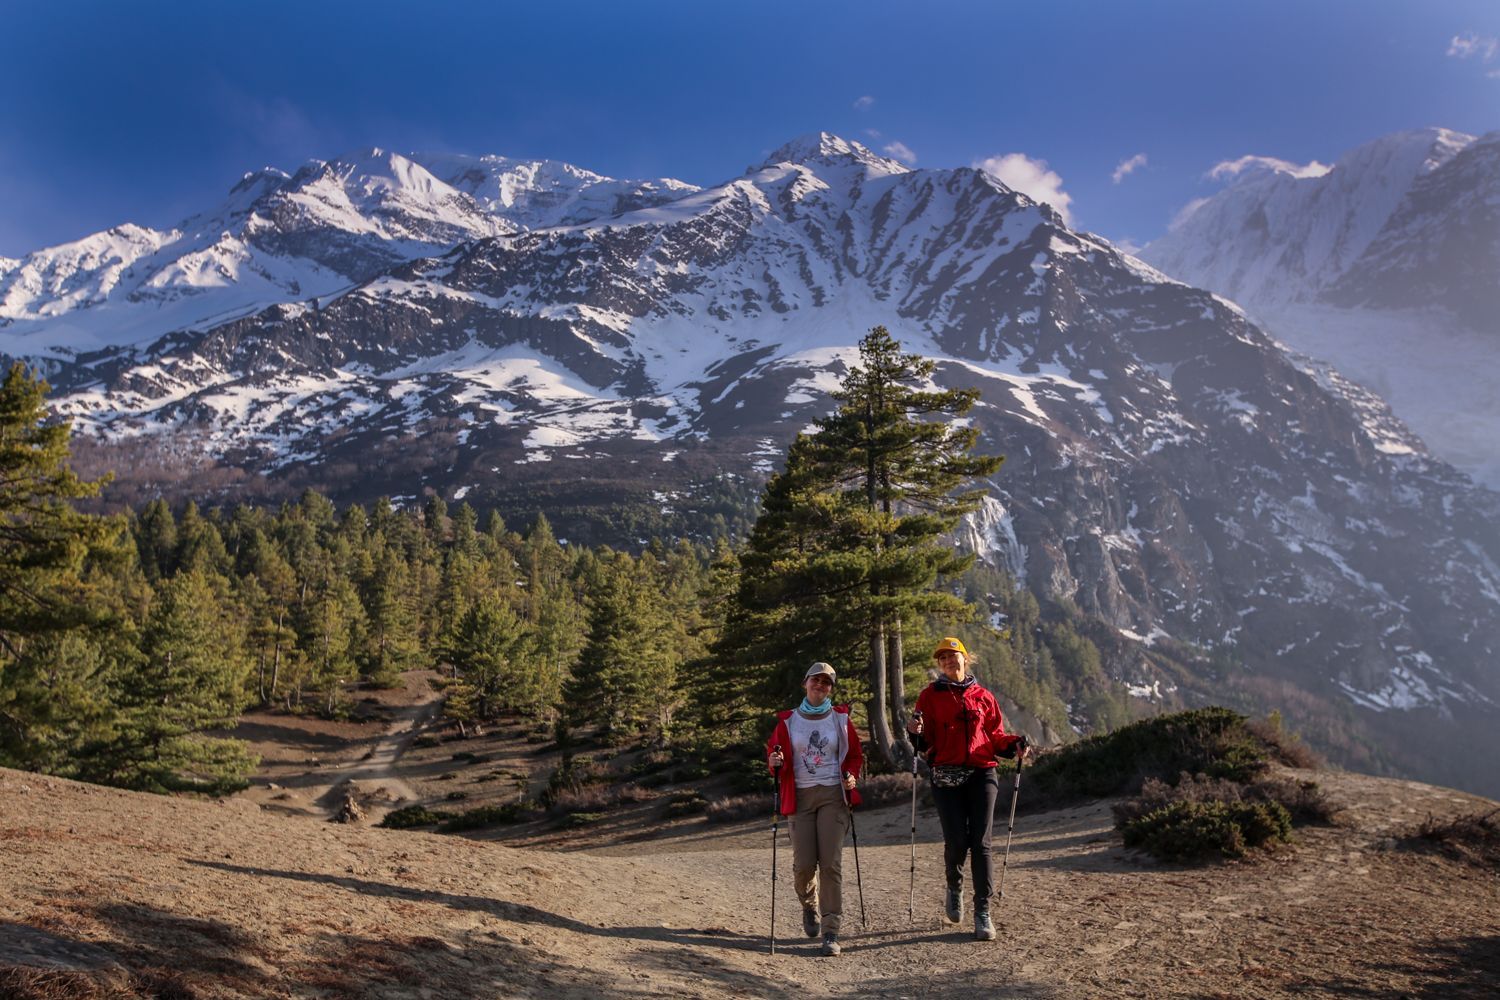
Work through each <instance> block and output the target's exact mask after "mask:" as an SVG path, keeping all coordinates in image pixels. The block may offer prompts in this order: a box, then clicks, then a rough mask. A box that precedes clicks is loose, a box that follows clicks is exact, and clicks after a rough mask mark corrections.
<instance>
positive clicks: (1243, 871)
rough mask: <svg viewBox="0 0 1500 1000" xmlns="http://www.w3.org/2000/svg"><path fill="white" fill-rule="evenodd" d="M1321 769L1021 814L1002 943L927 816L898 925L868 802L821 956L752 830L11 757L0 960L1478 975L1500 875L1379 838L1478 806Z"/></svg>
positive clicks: (464, 986)
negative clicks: (649, 833) (1279, 785)
mask: <svg viewBox="0 0 1500 1000" xmlns="http://www.w3.org/2000/svg"><path fill="white" fill-rule="evenodd" d="M372 759H373V758H372ZM1320 777H1322V776H1320ZM1326 783H1327V784H1328V785H1329V787H1330V788H1331V789H1332V791H1333V793H1334V794H1335V795H1336V796H1337V797H1338V798H1339V799H1340V800H1341V801H1344V802H1345V803H1346V804H1347V805H1348V806H1349V810H1348V813H1347V822H1348V824H1349V825H1347V826H1342V827H1329V828H1320V829H1310V830H1307V831H1305V832H1303V833H1302V834H1301V837H1300V843H1299V844H1298V846H1297V847H1296V849H1295V850H1291V851H1287V852H1284V853H1282V854H1279V855H1275V856H1272V857H1270V858H1268V859H1265V860H1262V861H1259V862H1256V863H1244V864H1231V865H1223V866H1217V867H1211V868H1207V869H1183V868H1175V867H1170V866H1159V865H1155V864H1151V863H1148V862H1143V861H1141V860H1139V859H1136V858H1134V857H1132V856H1130V855H1127V853H1126V852H1125V851H1124V850H1123V849H1122V848H1121V847H1120V846H1119V841H1118V839H1117V837H1116V835H1115V834H1114V833H1113V832H1112V829H1111V823H1110V817H1109V811H1108V808H1107V806H1106V805H1105V804H1103V803H1097V804H1091V805H1088V806H1086V807H1081V808H1078V809H1072V810H1063V811H1058V812H1052V813H1043V814H1038V815H1032V816H1022V817H1019V818H1018V826H1017V836H1016V843H1015V848H1014V850H1013V853H1012V857H1011V864H1010V870H1009V873H1008V875H1007V881H1006V886H1007V891H1006V897H1007V898H1006V900H1005V901H1004V903H1003V904H1002V905H1001V906H1000V909H999V917H1000V921H999V922H1000V925H1001V939H1000V941H998V942H995V943H993V944H980V943H976V942H974V941H972V940H971V939H970V936H969V934H968V933H967V931H968V928H967V927H966V926H964V927H959V928H952V927H949V926H947V925H945V924H943V923H942V921H941V918H940V916H939V907H940V899H939V896H940V885H941V881H940V872H939V864H940V861H939V853H940V846H939V844H938V843H937V842H936V841H937V839H936V836H935V833H936V829H935V824H934V822H933V820H932V817H931V816H925V817H924V818H923V824H922V828H921V830H920V840H921V842H920V843H919V860H918V915H917V920H916V922H915V924H914V925H908V923H907V914H906V903H907V876H908V848H907V827H906V813H905V810H904V809H900V808H892V809H888V810H884V811H876V812H871V813H866V814H864V815H862V816H861V817H860V860H861V862H862V867H863V878H864V885H865V897H866V905H867V910H868V915H869V928H868V930H866V929H862V928H861V927H860V923H859V917H858V895H857V891H856V888H855V881H854V878H853V875H854V866H853V857H852V852H846V861H845V867H846V871H847V885H846V893H845V899H846V903H845V914H846V917H845V920H846V934H845V940H846V944H847V950H846V952H845V954H844V955H843V956H842V957H841V958H839V959H833V960H828V959H820V958H818V957H816V955H815V952H814V949H813V948H812V946H811V944H810V943H809V942H807V941H805V940H804V939H801V938H800V937H798V936H797V931H796V925H797V922H798V914H797V911H796V906H795V904H794V903H793V902H792V901H791V899H790V893H789V887H790V867H789V860H790V852H789V850H788V849H787V848H786V846H785V843H783V845H782V847H781V852H780V853H781V860H782V864H783V868H782V878H783V882H782V883H781V885H782V887H783V888H784V889H787V890H788V892H787V893H786V894H785V895H783V896H782V897H781V898H782V899H783V900H785V901H786V902H785V905H783V906H782V907H781V908H780V913H779V918H780V919H779V922H778V934H779V936H780V938H781V941H782V948H781V953H780V954H778V955H776V956H775V957H772V956H770V955H768V954H767V953H766V944H767V930H768V926H767V925H768V916H769V910H768V904H769V895H768V888H769V881H768V876H769V871H770V861H771V850H770V843H769V839H770V831H769V829H768V828H767V825H766V824H762V823H749V824H744V825H741V826H738V827H733V828H729V829H723V830H716V829H715V828H712V827H708V826H706V825H698V826H696V827H694V828H693V830H692V832H691V834H688V833H684V834H683V835H682V836H680V837H679V838H678V840H676V841H672V842H667V843H656V844H636V845H632V846H631V847H630V848H629V850H630V853H629V854H623V855H617V854H613V853H606V852H602V851H582V852H571V853H557V852H551V851H544V850H518V849H512V848H507V847H502V846H498V845H496V844H493V843H485V842H480V841H471V840H465V839H462V838H457V837H443V836H437V835H433V834H421V833H412V832H399V831H385V830H378V829H372V828H369V827H366V826H353V827H349V826H340V825H337V824H330V823H326V822H320V821H313V820H311V819H307V818H298V817H287V816H277V815H273V814H270V813H267V812H265V811H262V810H260V809H259V808H257V807H256V806H255V805H254V804H253V803H249V802H246V801H243V800H229V801H226V802H220V803H213V802H195V801H188V800H183V799H163V798H159V797H152V796H146V795H137V794H132V793H127V792H120V791H116V790H112V789H105V788H98V787H94V786H87V785H79V784H75V783H72V782H66V781H61V780H58V779H49V778H41V777H38V776H36V775H28V774H23V773H19V772H13V771H0V842H3V845H4V846H3V850H0V966H3V965H4V964H5V963H6V962H12V963H14V962H18V961H21V959H20V958H19V956H21V955H29V956H31V958H30V959H27V961H30V962H31V963H32V964H33V965H34V964H35V963H36V962H37V961H38V959H37V957H36V956H37V955H38V954H39V953H41V954H50V955H52V956H54V960H55V961H56V963H57V964H59V965H61V966H64V967H67V968H74V969H79V968H92V969H100V968H105V971H104V972H98V973H96V974H97V975H100V976H104V975H126V974H127V973H128V972H129V970H140V969H142V968H160V967H163V966H165V967H168V968H172V969H178V970H182V971H180V973H178V974H179V975H180V976H181V977H183V981H184V982H185V983H186V985H187V987H188V988H190V989H194V990H197V991H198V992H197V994H189V995H201V996H287V995H292V996H305V995H311V994H317V993H326V992H328V991H329V990H331V989H333V986H335V985H336V986H337V987H338V988H339V989H341V990H343V991H345V993H346V994H352V995H356V996H362V997H363V996H370V997H393V998H394V997H403V998H404V997H413V998H415V997H439V996H440V997H544V996H546V997H570V998H575V997H576V998H582V997H648V996H651V997H654V996H661V995H671V996H682V997H731V996H767V995H784V994H787V993H788V992H790V993H792V994H800V993H813V994H817V995H836V996H863V997H871V996H873V997H889V998H896V997H916V996H964V995H973V994H975V993H978V994H981V995H994V994H996V993H997V992H998V993H1000V994H1001V995H1005V996H1014V997H1094V996H1138V997H1213V996H1223V997H1279V996H1287V995H1298V996H1325V997H1350V996H1401V995H1406V996H1431V997H1438V996H1442V997H1480V996H1485V997H1490V996H1493V995H1494V994H1493V986H1494V984H1495V983H1496V982H1497V981H1500V978H1497V977H1500V905H1497V904H1500V875H1497V873H1495V872H1493V871H1482V870H1478V869H1475V868H1473V867H1466V866H1464V865H1461V864H1458V863H1456V862H1452V861H1448V860H1446V859H1443V858H1441V857H1438V856H1433V855H1425V854H1415V853H1411V852H1407V851H1403V850H1396V849H1393V846H1392V844H1391V842H1390V841H1389V840H1388V837H1387V834H1388V832H1389V830H1390V829H1391V828H1395V827H1404V826H1405V825H1406V824H1412V825H1414V824H1415V823H1416V822H1419V821H1420V820H1421V819H1422V818H1423V817H1424V816H1425V815H1427V814H1428V813H1433V814H1436V815H1447V814H1453V813H1455V812H1462V811H1466V810H1472V809H1474V808H1477V807H1479V806H1481V805H1483V804H1484V800H1479V799H1475V798H1473V797H1471V796H1466V795H1461V794H1459V793H1456V792H1450V791H1447V790H1444V789H1436V788H1431V787H1428V786H1423V785H1417V784H1414V783H1409V782H1392V781H1382V780H1379V779H1373V778H1363V777H1358V776H1354V775H1332V776H1328V780H1327V782H1326ZM100 955H105V956H109V957H110V958H109V959H108V960H107V961H105V960H101V959H100ZM109 961H113V962H116V963H118V967H116V966H109ZM101 962H102V964H101ZM112 968H113V969H115V971H114V972H110V971H109V970H110V969H112ZM119 969H124V970H126V971H125V972H121V971H119ZM129 974H139V973H138V971H137V972H136V973H129ZM335 992H337V991H336V990H335Z"/></svg>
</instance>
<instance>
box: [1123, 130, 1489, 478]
mask: <svg viewBox="0 0 1500 1000" xmlns="http://www.w3.org/2000/svg"><path fill="white" fill-rule="evenodd" d="M1235 167H1236V169H1238V173H1237V174H1236V175H1235V177H1234V179H1233V180H1232V182H1231V183H1230V184H1229V185H1228V186H1227V187H1226V188H1224V190H1222V191H1220V192H1219V193H1218V194H1216V195H1214V196H1213V197H1211V198H1209V199H1207V200H1206V201H1204V202H1203V203H1202V204H1200V205H1197V206H1196V207H1195V208H1193V209H1192V210H1191V211H1190V212H1188V213H1186V214H1185V217H1184V218H1182V219H1181V220H1180V221H1179V222H1178V223H1177V224H1176V225H1175V226H1174V227H1173V229H1172V230H1171V231H1170V232H1169V233H1167V234H1166V235H1165V236H1163V237H1161V238H1160V239H1159V240H1157V241H1155V242H1153V243H1152V244H1151V245H1150V246H1148V247H1147V248H1146V249H1145V250H1144V251H1143V252H1142V253H1141V257H1142V258H1143V259H1145V260H1147V261H1149V262H1150V263H1151V264H1152V265H1154V266H1155V267H1158V268H1160V269H1161V270H1162V271H1164V272H1166V273H1168V274H1171V275H1173V276H1174V277H1177V278H1180V279H1181V280H1183V281H1187V282H1190V283H1192V284H1194V285H1199V286H1201V287H1204V288H1211V289H1213V290H1214V291H1216V292H1219V293H1221V294H1223V295H1225V296H1227V297H1229V298H1231V299H1233V300H1235V301H1236V302H1239V303H1240V304H1242V305H1244V306H1245V307H1246V308H1247V309H1249V310H1250V312H1251V313H1252V315H1254V316H1255V317H1256V319H1257V321H1259V322H1260V323H1261V325H1262V326H1264V327H1265V328H1266V329H1267V330H1268V331H1269V332H1270V333H1271V334H1272V335H1273V336H1275V337H1277V338H1278V339H1280V340H1282V341H1284V342H1286V343H1287V344H1289V345H1291V346H1292V347H1294V348H1296V349H1297V350H1299V351H1302V352H1305V353H1307V354H1309V355H1312V356H1315V357H1318V358H1321V359H1324V360H1326V361H1327V362H1330V363H1332V364H1333V365H1334V366H1335V367H1337V368H1338V369H1339V370H1340V371H1343V372H1345V373H1346V374H1348V375H1350V376H1352V377H1354V378H1355V379H1357V380H1359V381H1360V382H1361V383H1363V384H1364V385H1366V386H1368V387H1370V388H1371V389H1374V390H1375V391H1377V392H1379V393H1380V394H1381V395H1382V396H1383V397H1384V398H1385V399H1386V400H1387V401H1388V402H1389V403H1390V404H1391V406H1392V407H1393V408H1394V410H1395V412H1396V413H1397V415H1398V416H1400V417H1401V418H1402V419H1403V420H1404V421H1406V422H1407V423H1408V424H1409V425H1410V426H1411V427H1412V428H1413V430H1415V431H1416V432H1417V433H1418V434H1419V435H1420V436H1421V437H1422V439H1423V440H1424V441H1426V442H1427V443H1428V444H1429V445H1430V446H1431V447H1432V448H1433V449H1434V450H1435V451H1436V452H1437V453H1438V454H1439V455H1441V456H1442V457H1443V458H1445V459H1447V460H1448V461H1451V462H1453V463H1454V464H1455V465H1457V466H1458V467H1459V468H1460V469H1462V470H1463V471H1465V472H1467V473H1469V474H1470V475H1472V476H1474V477H1475V478H1476V479H1478V480H1479V481H1481V482H1484V483H1486V484H1488V485H1490V486H1491V487H1500V133H1490V134H1488V135H1485V136H1482V137H1480V138H1477V139H1476V138H1475V137H1473V136H1469V135H1464V134H1461V133H1457V132H1452V131H1449V130H1446V129H1425V130H1422V131H1416V132H1404V133H1399V134H1396V135H1391V136H1386V137H1384V138H1381V139H1377V140H1375V141H1374V142H1370V143H1367V144H1366V145H1364V146H1361V147H1359V148H1357V149H1355V150H1353V151H1351V152H1350V153H1348V154H1347V155H1345V156H1344V157H1342V158H1341V159H1339V160H1338V162H1337V163H1336V164H1335V165H1334V166H1333V167H1332V168H1328V169H1318V168H1313V169H1308V168H1297V167H1293V166H1292V165H1290V164H1285V163H1281V162H1280V161H1276V160H1271V159H1269V158H1265V157H1259V158H1253V157H1252V158H1246V159H1245V160H1244V161H1241V162H1240V163H1239V164H1236V165H1235Z"/></svg>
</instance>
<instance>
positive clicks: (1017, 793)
mask: <svg viewBox="0 0 1500 1000" xmlns="http://www.w3.org/2000/svg"><path fill="white" fill-rule="evenodd" d="M1024 763H1026V737H1024V736H1023V737H1021V741H1020V742H1019V743H1017V744H1016V787H1015V788H1014V790H1012V791H1011V793H1010V822H1009V823H1007V824H1006V826H1005V857H1003V858H1001V859H1000V898H1001V899H1004V898H1005V866H1006V864H1007V863H1009V861H1010V838H1011V835H1012V834H1014V833H1015V832H1016V799H1018V798H1020V797H1021V765H1022V764H1024Z"/></svg>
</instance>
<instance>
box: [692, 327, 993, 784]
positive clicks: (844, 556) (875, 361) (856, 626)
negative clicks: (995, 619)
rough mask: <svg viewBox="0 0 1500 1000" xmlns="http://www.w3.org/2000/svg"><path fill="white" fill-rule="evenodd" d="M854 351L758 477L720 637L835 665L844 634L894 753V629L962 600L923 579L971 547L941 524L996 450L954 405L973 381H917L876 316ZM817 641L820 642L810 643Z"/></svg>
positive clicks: (879, 738)
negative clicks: (820, 405) (987, 450)
mask: <svg viewBox="0 0 1500 1000" xmlns="http://www.w3.org/2000/svg"><path fill="white" fill-rule="evenodd" d="M859 351H860V363H859V364H858V365H856V366H855V367H853V368H851V369H850V371H849V373H848V374H847V375H846V376H845V378H844V380H843V382H842V383H841V385H840V387H839V389H838V391H837V392H835V393H834V397H835V398H836V399H837V400H838V401H839V404H840V405H839V408H838V410H837V411H836V412H835V413H834V414H833V415H831V416H829V417H827V418H824V419H823V420H820V421H818V425H817V431H816V433H814V434H812V435H811V436H804V437H800V438H799V440H798V441H797V442H795V443H794V444H793V446H792V449H791V451H790V453H789V454H788V457H787V466H786V469H785V470H784V471H783V472H782V473H781V474H780V475H778V476H776V477H773V479H772V481H771V483H770V484H768V485H767V488H766V493H765V499H764V505H763V512H762V515H761V517H760V519H759V520H758V521H757V522H756V525H755V528H754V529H753V531H752V533H751V540H750V546H749V551H747V552H746V554H745V556H744V557H743V563H744V567H745V577H744V582H743V584H742V587H741V591H740V594H739V601H738V603H739V605H740V607H739V609H738V610H737V612H736V613H735V614H734V615H732V616H731V622H730V624H731V626H732V627H731V628H729V629H726V634H725V638H724V639H721V646H723V647H724V648H725V649H726V651H732V650H741V651H743V652H744V653H750V654H752V655H755V654H757V653H758V654H759V655H760V656H761V657H763V659H762V662H764V663H767V664H779V665H780V666H781V668H782V670H783V671H784V672H785V675H786V676H790V675H792V674H795V673H796V671H797V665H798V664H799V663H801V662H803V661H806V660H809V659H827V660H829V661H830V662H835V664H836V665H837V660H836V659H835V657H847V656H849V655H850V652H851V651H850V649H849V646H848V644H849V642H850V640H851V638H852V637H853V635H857V636H858V637H859V640H860V641H861V644H862V645H863V646H864V648H865V651H866V652H865V656H864V661H865V666H866V676H867V681H868V684H869V689H868V690H869V695H870V704H869V711H870V729H871V733H872V735H873V736H874V738H875V742H876V744H877V746H878V747H879V748H880V750H881V753H882V755H883V756H884V757H885V758H886V759H887V761H889V762H890V763H891V764H892V765H894V766H897V767H904V766H906V763H907V762H908V761H909V760H910V753H911V749H910V745H909V743H907V742H906V740H905V736H904V733H905V730H904V726H903V725H902V723H903V722H904V716H905V691H904V675H905V664H904V655H903V648H902V641H901V635H902V629H903V627H905V623H907V622H912V621H915V620H917V619H918V618H919V617H921V616H926V615H934V614H936V615H949V616H955V615H963V614H965V613H966V612H967V607H966V606H965V605H964V603H963V602H962V601H960V600H959V599H958V598H957V597H955V596H954V595H952V594H948V593H945V592H941V591H938V590H935V589H934V584H935V583H936V581H937V580H938V579H939V577H944V576H951V575H954V574H957V573H959V572H961V571H962V570H963V569H964V568H965V567H966V566H967V565H968V564H969V562H970V561H972V557H965V556H959V555H957V554H956V553H955V552H954V550H953V549H952V548H951V546H947V545H944V544H942V542H941V536H942V535H943V534H944V533H945V532H948V531H951V530H952V529H953V528H954V527H955V526H956V525H957V523H958V520H959V518H960V517H962V516H963V515H964V514H965V513H967V512H969V511H971V510H973V509H974V508H975V507H977V506H978V503H979V500H980V498H981V496H982V495H983V494H982V492H980V491H977V490H967V491H965V490H961V489H960V488H961V487H962V486H963V485H964V484H965V483H968V482H970V481H972V480H974V479H976V478H978V477H981V476H985V475H989V474H991V473H993V472H994V471H995V470H996V469H998V468H999V466H1000V462H1001V459H1000V458H997V457H989V456H981V455H975V454H973V449H974V445H975V443H976V441H977V438H978V431H977V430H975V429H974V428H972V427H968V426H966V425H964V424H963V423H962V422H961V421H960V420H959V419H958V418H961V417H962V416H963V415H964V414H966V413H967V412H968V411H969V410H970V409H971V408H972V407H973V405H974V403H975V401H976V400H977V399H978V396H979V393H978V391H977V390H973V389H949V390H929V389H926V388H922V387H923V386H925V385H926V384H927V383H928V382H929V381H930V380H931V376H932V374H933V371H934V367H935V366H934V364H933V362H931V361H927V360H924V359H923V358H921V357H920V356H918V355H913V354H904V353H902V351H901V346H900V344H899V343H898V342H897V341H896V340H895V339H894V338H893V337H891V335H890V334H889V332H888V331H887V330H886V329H885V328H884V327H880V326H877V327H875V328H874V329H872V330H871V331H870V332H869V333H868V334H867V335H866V336H865V337H864V338H863V339H862V340H861V341H860V345H859ZM851 633H852V634H853V635H851ZM747 640H748V642H747ZM819 642H821V643H822V644H823V645H824V646H825V647H826V649H827V653H828V655H825V656H821V657H818V656H815V655H813V656H810V655H809V654H811V653H812V652H813V649H814V648H815V646H816V644H817V643H819ZM793 654H795V659H793V658H792V656H793ZM742 655H743V653H742ZM893 710H894V713H895V716H896V726H895V727H893V726H892V724H891V712H892V711H893ZM897 734H900V735H899V737H898V735H897Z"/></svg>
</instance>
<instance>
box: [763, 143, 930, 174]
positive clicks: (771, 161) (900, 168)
mask: <svg viewBox="0 0 1500 1000" xmlns="http://www.w3.org/2000/svg"><path fill="white" fill-rule="evenodd" d="M783 163H793V164H800V165H804V166H810V165H813V164H824V165H828V166H848V165H849V164H851V163H853V164H858V165H860V166H862V167H865V168H866V169H868V170H869V171H870V172H871V173H873V174H875V175H877V176H880V175H885V174H905V173H910V168H909V167H907V166H905V165H904V164H902V163H899V162H897V161H896V160H892V159H888V158H887V157H884V156H881V155H879V154H878V153H876V152H874V151H873V150H871V149H870V148H869V147H868V146H865V145H863V144H861V143H858V142H855V141H854V140H852V139H844V138H842V137H840V136H837V135H834V134H833V133H832V132H808V133H807V134H806V135H800V136H798V137H797V138H795V139H793V140H792V141H790V142H788V143H785V144H784V145H782V146H781V147H780V148H778V149H776V150H775V151H774V152H772V153H771V155H770V156H768V157H766V159H765V161H764V162H763V163H761V164H760V165H759V166H758V167H752V168H751V169H750V171H749V172H750V173H754V172H755V171H757V170H762V169H765V168H766V167H774V166H778V165H780V164H783Z"/></svg>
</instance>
